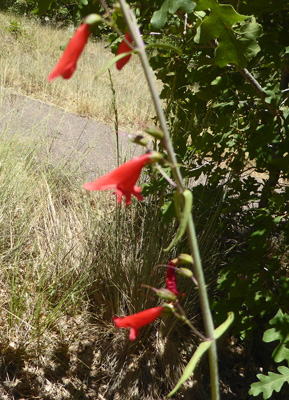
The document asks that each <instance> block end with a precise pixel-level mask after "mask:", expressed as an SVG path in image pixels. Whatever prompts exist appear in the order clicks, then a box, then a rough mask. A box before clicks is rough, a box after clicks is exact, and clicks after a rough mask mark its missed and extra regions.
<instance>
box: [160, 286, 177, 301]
mask: <svg viewBox="0 0 289 400" xmlns="http://www.w3.org/2000/svg"><path fill="white" fill-rule="evenodd" d="M155 292H156V294H157V296H159V297H160V298H161V299H164V300H167V301H175V300H177V296H176V295H175V294H174V293H173V292H171V291H170V290H168V289H164V288H163V289H156V290H155Z"/></svg>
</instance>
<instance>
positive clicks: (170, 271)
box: [166, 259, 184, 296]
mask: <svg viewBox="0 0 289 400" xmlns="http://www.w3.org/2000/svg"><path fill="white" fill-rule="evenodd" d="M175 261H176V259H174V260H172V261H170V262H169V263H168V268H167V276H166V288H167V289H168V290H170V291H171V292H173V293H174V294H175V295H176V296H184V293H180V292H179V291H178V287H177V276H176V270H175V268H176V267H175V265H176V262H175Z"/></svg>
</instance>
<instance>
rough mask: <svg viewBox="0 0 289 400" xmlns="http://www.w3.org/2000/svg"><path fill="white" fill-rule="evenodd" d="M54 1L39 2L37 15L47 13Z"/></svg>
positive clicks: (39, 0)
mask: <svg viewBox="0 0 289 400" xmlns="http://www.w3.org/2000/svg"><path fill="white" fill-rule="evenodd" d="M52 1H53V0H37V4H38V7H37V9H36V11H35V13H36V14H37V15H42V14H44V13H46V11H47V10H48V9H49V7H50V5H51V3H52Z"/></svg>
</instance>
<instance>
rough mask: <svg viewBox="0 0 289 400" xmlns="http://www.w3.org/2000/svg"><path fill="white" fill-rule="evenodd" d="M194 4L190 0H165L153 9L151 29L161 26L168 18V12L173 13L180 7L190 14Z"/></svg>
mask: <svg viewBox="0 0 289 400" xmlns="http://www.w3.org/2000/svg"><path fill="white" fill-rule="evenodd" d="M195 6H196V3H194V2H193V1H191V0H165V1H164V3H163V5H162V6H161V8H160V9H159V10H158V11H155V12H154V14H153V16H152V19H151V24H152V27H153V29H160V28H162V27H163V26H164V25H165V23H166V22H167V19H168V13H170V14H174V13H175V12H176V11H177V10H179V9H181V10H183V11H184V12H185V13H188V14H190V13H191V12H192V11H193V10H194V8H195Z"/></svg>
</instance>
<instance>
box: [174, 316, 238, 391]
mask: <svg viewBox="0 0 289 400" xmlns="http://www.w3.org/2000/svg"><path fill="white" fill-rule="evenodd" d="M233 321H234V314H233V313H229V315H228V317H227V319H226V321H225V322H223V323H222V324H221V325H220V326H218V328H216V329H215V338H216V339H219V338H220V337H221V336H222V335H223V334H224V333H225V332H226V331H227V330H228V329H229V327H230V325H231V324H232V323H233ZM211 345H212V341H205V342H202V343H201V344H200V345H199V346H198V348H197V350H196V352H195V353H194V354H193V356H192V358H191V359H190V361H189V362H188V365H187V366H186V368H185V370H184V372H183V374H182V376H181V378H180V380H179V381H178V383H177V384H176V386H175V387H174V389H173V390H172V391H171V392H170V393H169V395H168V397H171V396H172V395H173V394H174V393H176V392H177V390H178V389H179V388H180V387H181V385H183V384H184V382H185V381H186V380H187V379H189V377H190V376H191V375H192V373H193V372H194V370H195V368H196V366H197V364H198V362H199V360H200V359H201V357H202V356H203V355H204V354H205V353H206V352H207V351H208V350H209V348H210V347H211Z"/></svg>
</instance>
